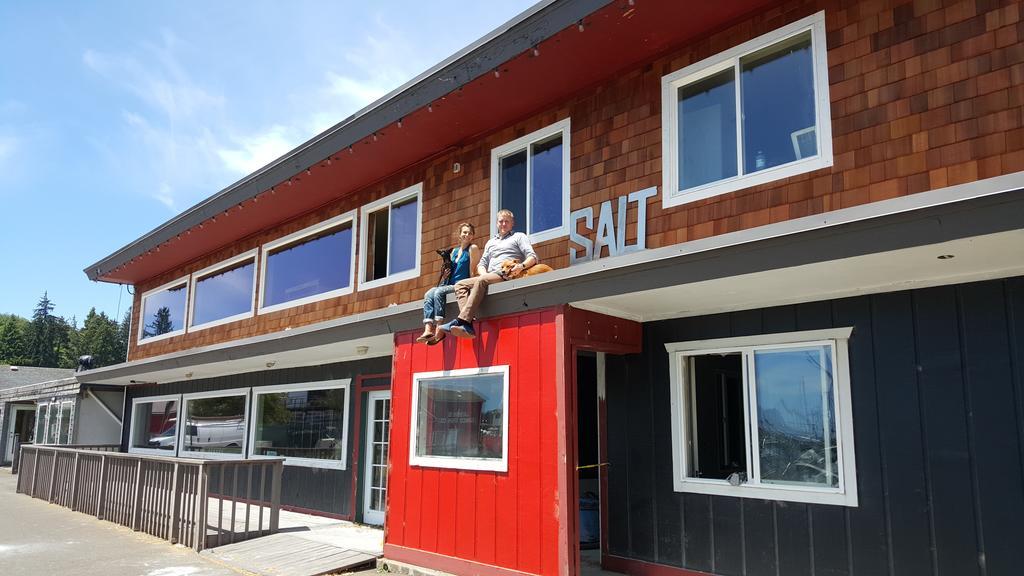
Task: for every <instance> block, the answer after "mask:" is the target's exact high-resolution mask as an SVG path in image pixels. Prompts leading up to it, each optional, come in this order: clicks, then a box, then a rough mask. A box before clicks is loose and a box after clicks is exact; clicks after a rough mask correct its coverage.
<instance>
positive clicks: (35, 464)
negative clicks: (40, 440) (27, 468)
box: [29, 448, 39, 498]
mask: <svg viewBox="0 0 1024 576" xmlns="http://www.w3.org/2000/svg"><path fill="white" fill-rule="evenodd" d="M38 482H39V448H34V449H33V450H32V486H31V487H30V488H31V489H32V490H31V493H30V494H29V496H32V497H33V498H35V497H36V484H37V483H38Z"/></svg>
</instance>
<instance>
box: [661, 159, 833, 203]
mask: <svg viewBox="0 0 1024 576" xmlns="http://www.w3.org/2000/svg"><path fill="white" fill-rule="evenodd" d="M830 166H832V157H831V156H829V157H825V156H823V155H818V156H815V157H813V158H807V159H805V160H797V161H795V162H790V163H789V164H783V165H781V166H775V167H774V168H767V169H765V170H761V171H760V172H755V173H753V174H746V175H744V176H734V177H732V178H729V179H727V180H719V181H717V182H712V183H710V184H705V185H703V186H699V187H697V188H689V189H687V190H685V191H683V190H679V191H676V192H668V190H673V189H674V188H675V183H673V182H669V181H668V178H669V176H668V175H666V181H665V182H663V186H662V190H665V191H666V192H665V193H664V194H662V199H661V204H662V206H663V207H665V208H669V207H672V206H682V205H683V204H688V203H690V202H696V201H697V200H704V199H706V198H713V197H715V196H720V195H722V194H728V193H730V192H736V191H737V190H743V189H744V188H752V187H754V186H760V185H761V184H768V183H770V182H775V181H776V180H782V179H783V178H791V177H793V176H799V175H800V174H806V173H808V172H813V171H815V170H820V169H822V168H828V167H830Z"/></svg>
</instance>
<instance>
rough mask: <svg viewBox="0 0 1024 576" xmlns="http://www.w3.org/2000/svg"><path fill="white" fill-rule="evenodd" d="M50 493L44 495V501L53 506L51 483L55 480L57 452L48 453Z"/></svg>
mask: <svg viewBox="0 0 1024 576" xmlns="http://www.w3.org/2000/svg"><path fill="white" fill-rule="evenodd" d="M50 454H52V456H51V457H50V491H49V492H48V493H47V495H46V501H47V502H49V503H51V504H53V483H54V481H55V480H57V451H56V450H53V451H51V452H50Z"/></svg>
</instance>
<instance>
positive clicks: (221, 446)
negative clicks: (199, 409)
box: [182, 416, 245, 452]
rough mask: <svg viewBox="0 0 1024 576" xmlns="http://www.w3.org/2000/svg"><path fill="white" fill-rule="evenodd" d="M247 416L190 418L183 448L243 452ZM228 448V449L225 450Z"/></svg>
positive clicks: (199, 450)
mask: <svg viewBox="0 0 1024 576" xmlns="http://www.w3.org/2000/svg"><path fill="white" fill-rule="evenodd" d="M244 436H245V418H243V417H241V416H237V417H229V418H201V417H197V418H189V419H188V420H187V421H186V423H185V437H184V438H183V439H182V448H183V449H185V450H190V451H193V452H241V449H242V438H243V437H244ZM225 449H226V450H225Z"/></svg>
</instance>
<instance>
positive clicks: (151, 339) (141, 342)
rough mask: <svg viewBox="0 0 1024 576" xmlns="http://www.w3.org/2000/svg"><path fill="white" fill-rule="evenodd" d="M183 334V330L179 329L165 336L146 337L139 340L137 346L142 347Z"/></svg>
mask: <svg viewBox="0 0 1024 576" xmlns="http://www.w3.org/2000/svg"><path fill="white" fill-rule="evenodd" d="M184 333H185V329H184V328H181V329H180V330H175V331H173V332H167V333H166V334H159V335H157V336H147V337H146V338H139V340H138V342H137V344H138V345H139V346H142V345H144V344H149V343H151V342H159V341H160V340H166V339H168V338H173V337H175V336H181V335H182V334H184Z"/></svg>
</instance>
